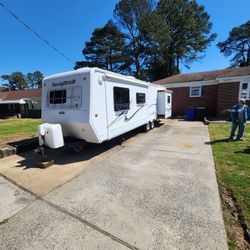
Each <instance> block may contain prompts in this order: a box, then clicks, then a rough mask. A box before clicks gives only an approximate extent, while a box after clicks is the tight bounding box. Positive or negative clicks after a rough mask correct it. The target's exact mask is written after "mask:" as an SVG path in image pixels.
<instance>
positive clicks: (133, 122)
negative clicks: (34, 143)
mask: <svg viewBox="0 0 250 250" xmlns="http://www.w3.org/2000/svg"><path fill="white" fill-rule="evenodd" d="M159 91H163V92H164V91H165V88H164V87H160V86H157V85H154V84H151V83H148V82H144V81H140V80H137V79H135V78H134V77H126V76H122V75H119V74H116V73H112V72H109V71H105V70H101V69H98V68H83V69H78V70H76V71H70V72H66V73H62V74H58V75H54V76H50V77H46V78H45V79H44V81H43V84H42V120H43V121H44V122H45V123H46V125H40V127H39V131H40V145H43V144H45V145H46V146H50V147H51V145H56V146H54V148H57V147H59V146H63V144H64V143H63V140H61V139H60V143H51V137H53V136H52V133H55V131H54V130H55V127H54V128H53V130H52V129H50V130H49V129H48V128H49V124H52V125H53V124H59V125H60V126H61V130H62V133H61V134H62V136H63V137H73V138H76V139H80V140H84V141H86V142H92V143H101V142H103V141H107V140H110V139H112V138H114V137H116V136H119V135H121V134H123V133H126V132H128V131H130V130H133V129H135V128H137V127H140V126H142V125H145V126H146V127H147V128H149V127H150V126H151V127H153V125H154V121H155V120H156V119H157V118H158V114H157V109H159V105H157V101H158V93H159ZM162 105H165V104H162ZM52 125H51V126H52ZM48 130H49V131H50V132H48ZM41 131H42V132H41ZM52 131H54V132H52ZM58 134H60V133H58ZM57 137H59V136H57ZM49 138H50V139H49ZM53 138H56V137H53ZM48 141H50V144H49V143H47V142H48Z"/></svg>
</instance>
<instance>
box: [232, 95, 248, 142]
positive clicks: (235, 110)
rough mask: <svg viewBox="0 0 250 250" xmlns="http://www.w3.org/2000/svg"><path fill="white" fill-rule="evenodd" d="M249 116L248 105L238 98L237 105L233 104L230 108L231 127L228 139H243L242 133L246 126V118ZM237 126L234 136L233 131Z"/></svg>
mask: <svg viewBox="0 0 250 250" xmlns="http://www.w3.org/2000/svg"><path fill="white" fill-rule="evenodd" d="M248 118H249V107H248V106H247V105H246V101H245V100H244V99H240V101H239V103H238V104H237V105H234V106H233V107H232V109H231V119H232V128H231V134H230V139H232V140H240V141H242V140H243V133H244V130H245V127H246V123H247V119H248ZM237 128H238V133H237V136H236V137H235V131H236V129H237Z"/></svg>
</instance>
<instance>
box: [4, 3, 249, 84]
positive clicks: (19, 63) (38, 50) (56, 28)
mask: <svg viewBox="0 0 250 250" xmlns="http://www.w3.org/2000/svg"><path fill="white" fill-rule="evenodd" d="M0 1H1V2H2V3H3V4H4V5H5V6H6V7H7V8H9V9H10V10H12V11H13V12H14V13H15V14H16V15H17V16H19V17H20V18H21V19H22V20H23V21H25V22H26V23H27V24H29V25H30V26H31V27H32V28H33V29H34V30H35V31H37V32H38V33H39V34H41V35H42V36H43V37H44V38H45V39H47V40H48V41H49V42H50V43H52V44H53V45H55V47H57V48H58V49H59V50H61V51H62V52H63V53H65V55H67V56H68V57H70V58H71V59H72V60H73V61H76V60H82V59H83V56H82V53H81V51H82V48H83V46H84V43H85V42H86V41H87V40H89V39H90V37H91V34H92V32H93V30H94V29H95V28H97V27H102V26H103V25H104V24H105V23H106V22H107V21H108V20H109V19H110V18H112V17H113V9H114V6H115V4H116V3H117V2H118V0H108V1H104V0H92V1H90V0H63V1H62V0H53V1H49V0H36V1H34V0H22V1H20V0H8V1H7V0H0ZM198 3H199V4H202V5H204V6H205V8H206V10H207V12H208V13H209V14H210V17H211V21H212V22H213V32H216V33H217V34H218V37H217V38H216V41H215V42H213V43H212V45H211V46H210V47H209V48H208V49H207V51H206V56H205V57H204V58H203V59H202V60H201V61H200V62H195V63H193V64H191V68H190V69H186V68H185V67H182V73H185V72H196V71H206V70H213V69H222V68H225V67H228V66H229V59H228V58H225V57H224V56H223V55H222V54H221V53H220V52H219V50H218V48H217V47H216V44H217V42H218V41H223V40H225V39H226V38H227V36H228V33H229V31H230V30H231V29H232V27H234V26H238V25H241V24H242V23H245V22H246V21H248V20H249V19H250V12H249V10H250V1H249V0H237V1H235V0H220V1H218V0H217V1H215V0H213V1H209V0H198ZM0 30H1V40H0V55H1V63H0V75H2V74H10V73H12V72H14V71H21V72H23V73H24V74H26V73H28V72H33V71H35V70H40V71H41V72H43V73H44V75H50V74H54V73H58V72H63V71H68V70H71V69H72V67H73V66H72V64H71V63H70V62H68V61H66V60H65V59H64V58H62V57H61V56H60V55H59V54H57V53H56V52H55V51H53V50H52V49H51V48H50V47H48V46H47V45H46V44H44V43H43V42H42V41H41V40H39V39H38V38H37V37H35V36H34V35H33V34H32V33H31V32H30V31H28V30H27V29H26V28H25V27H24V26H22V25H21V24H19V23H18V22H17V21H16V20H15V19H14V18H13V17H11V16H9V15H8V14H7V13H6V11H4V10H3V9H2V8H1V7H0ZM0 82H1V80H0Z"/></svg>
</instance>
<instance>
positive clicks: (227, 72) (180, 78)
mask: <svg viewBox="0 0 250 250" xmlns="http://www.w3.org/2000/svg"><path fill="white" fill-rule="evenodd" d="M247 75H249V76H250V66H248V67H242V68H230V69H222V70H213V71H205V72H196V73H188V74H178V75H174V76H170V77H166V78H164V79H160V80H158V81H156V82H154V83H156V84H171V83H184V82H196V81H209V80H215V79H216V78H224V77H235V76H247Z"/></svg>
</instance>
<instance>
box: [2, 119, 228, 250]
mask: <svg viewBox="0 0 250 250" xmlns="http://www.w3.org/2000/svg"><path fill="white" fill-rule="evenodd" d="M208 141H209V136H208V130H207V127H206V126H204V125H203V124H201V123H198V122H192V123H191V122H184V121H177V120H169V121H167V124H164V125H163V126H161V127H159V128H155V129H154V130H152V131H150V132H149V133H147V134H137V135H136V136H134V137H132V138H130V139H129V140H126V141H124V142H123V143H122V145H117V146H115V147H114V148H113V149H112V153H109V154H108V155H106V156H105V157H102V158H101V159H100V160H98V161H94V162H93V164H87V165H86V166H85V167H84V168H82V169H81V172H80V174H79V173H78V176H77V177H75V178H73V179H71V180H70V179H67V178H66V180H65V181H66V183H65V184H63V183H61V184H60V185H54V186H53V185H50V189H48V190H47V191H46V192H45V191H44V192H43V193H41V194H40V195H37V194H36V193H35V192H32V190H30V189H28V190H29V191H30V192H31V193H29V192H25V191H23V190H22V189H20V188H19V187H17V186H15V185H13V184H12V183H10V182H8V181H7V180H5V179H3V178H1V179H0V187H1V191H3V192H4V194H6V195H5V196H4V199H1V200H0V220H1V221H2V222H1V224H0V239H1V240H0V249H13V248H17V249H220V250H221V249H227V243H226V235H225V230H224V224H223V220H222V211H221V207H220V199H219V194H218V187H217V182H216V176H215V169H214V162H213V157H212V152H211V147H210V145H209V144H208V143H206V142H208ZM118 149H119V150H118ZM83 154H84V153H83ZM61 157H64V155H62V156H61ZM15 159H16V158H15ZM16 160H18V159H16ZM90 160H91V159H90ZM14 161H15V160H14V158H12V160H11V159H10V162H11V164H13V166H14V165H15V163H14ZM2 163H3V161H0V168H1V167H2V165H3V164H2ZM6 164H7V162H5V169H6V168H7V167H6ZM77 164H78V165H79V166H81V165H83V164H85V163H84V162H83V161H80V162H78V163H77ZM7 165H8V164H7ZM64 167H67V164H64V165H62V166H61V168H64ZM78 170H79V169H78ZM6 171H7V170H6ZM45 171H47V170H45ZM7 173H8V171H7ZM59 175H60V174H59ZM6 177H8V176H6ZM8 178H9V177H8ZM9 179H11V178H9ZM26 182H27V180H26ZM18 185H19V186H21V187H23V185H24V184H22V181H20V180H19V182H18ZM40 185H42V184H40ZM26 186H27V184H26ZM26 186H25V187H26ZM38 187H39V185H38ZM53 187H54V188H53ZM36 188H37V186H36ZM41 188H42V187H41ZM26 189H27V188H26ZM1 193H2V192H1Z"/></svg>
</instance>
